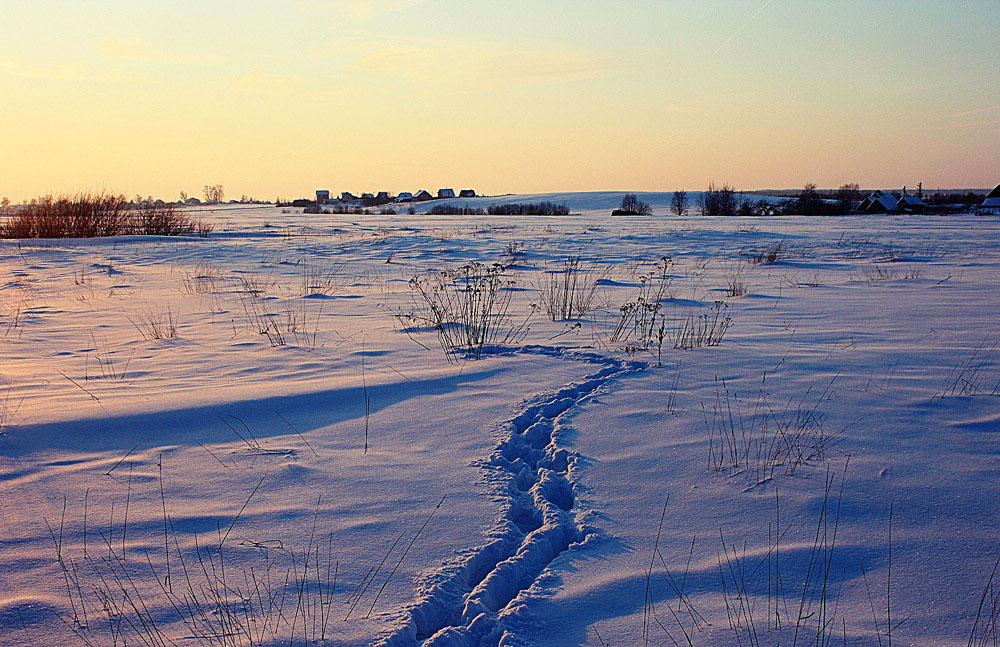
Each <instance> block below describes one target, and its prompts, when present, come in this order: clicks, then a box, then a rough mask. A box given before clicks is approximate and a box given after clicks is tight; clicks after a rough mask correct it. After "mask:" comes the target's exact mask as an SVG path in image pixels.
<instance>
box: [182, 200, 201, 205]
mask: <svg viewBox="0 0 1000 647" xmlns="http://www.w3.org/2000/svg"><path fill="white" fill-rule="evenodd" d="M184 204H186V205H187V206H189V207H196V206H198V205H199V204H201V200H199V199H198V198H188V199H187V200H185V201H184Z"/></svg>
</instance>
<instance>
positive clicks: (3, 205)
mask: <svg viewBox="0 0 1000 647" xmlns="http://www.w3.org/2000/svg"><path fill="white" fill-rule="evenodd" d="M9 206H10V199H9V198H7V196H4V199H3V200H0V209H2V210H3V211H6V210H7V207H9Z"/></svg>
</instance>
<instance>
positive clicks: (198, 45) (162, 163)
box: [0, 0, 1000, 202]
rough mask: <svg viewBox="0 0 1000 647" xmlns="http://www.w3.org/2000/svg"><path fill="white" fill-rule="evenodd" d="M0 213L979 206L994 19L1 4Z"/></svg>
mask: <svg viewBox="0 0 1000 647" xmlns="http://www.w3.org/2000/svg"><path fill="white" fill-rule="evenodd" d="M8 4H10V5H11V6H9V7H6V8H5V14H6V15H7V17H8V20H7V21H6V28H5V29H3V38H4V43H5V48H4V49H3V51H2V52H0V92H2V93H3V96H4V97H5V101H4V102H3V105H2V106H0V115H2V117H3V118H2V120H0V124H2V125H0V145H2V147H3V151H4V154H3V155H2V156H0V197H3V196H7V197H8V198H10V199H11V200H12V201H14V202H20V201H22V200H25V199H29V198H32V197H36V196H40V195H45V194H49V193H53V194H60V193H72V192H77V191H79V190H86V189H101V188H107V189H110V190H115V191H120V192H123V193H124V194H126V195H129V196H132V195H135V194H139V195H142V196H153V197H157V198H163V199H168V200H169V199H176V198H177V197H178V195H179V193H180V192H181V191H184V192H186V193H187V194H188V195H192V196H200V195H201V190H202V186H203V185H205V184H222V185H223V186H224V187H225V189H226V196H227V198H236V199H238V198H240V197H241V196H242V195H247V196H250V197H254V198H257V199H260V200H273V199H274V198H276V197H282V198H295V197H303V196H309V195H312V194H313V192H314V191H315V190H316V189H329V190H330V191H331V192H334V193H339V192H340V191H351V192H353V193H360V192H363V191H373V192H374V191H379V190H386V191H391V192H394V193H398V192H399V191H416V190H418V189H427V190H429V191H432V192H433V191H436V190H437V189H438V188H441V187H451V188H455V189H456V190H457V189H461V188H474V189H476V190H477V191H479V192H480V193H488V194H499V193H540V192H553V191H587V190H636V191H643V190H649V191H655V190H661V191H669V190H675V189H688V190H694V191H697V190H701V189H703V188H704V187H705V186H707V184H708V183H709V182H716V183H723V182H726V183H729V184H731V185H733V186H736V187H738V188H741V189H746V190H753V189H766V188H795V187H800V186H802V185H803V184H805V183H807V182H812V183H815V184H817V185H819V186H821V187H836V186H839V185H840V184H843V183H845V182H858V183H860V184H861V185H862V186H863V187H872V188H875V187H881V188H892V187H901V186H903V185H907V186H911V187H912V186H916V184H917V183H918V182H923V185H924V187H925V189H928V190H932V189H937V188H939V187H940V188H980V187H981V188H988V187H993V186H995V185H996V184H997V183H998V182H1000V91H998V90H997V88H1000V71H998V68H997V66H996V60H998V59H1000V44H998V42H1000V39H997V38H996V34H997V33H1000V12H998V11H996V8H995V5H991V4H990V2H968V3H954V4H948V5H947V6H942V5H941V4H940V3H934V2H930V1H926V2H902V1H901V0H900V1H895V0H894V1H890V2H885V3H880V5H879V6H878V7H874V8H865V7H857V6H853V3H851V4H850V5H849V6H840V5H839V4H838V5H836V6H830V5H829V4H828V3H823V2H807V1H803V2H797V3H789V2H786V1H781V0H775V1H768V2H763V1H760V0H743V1H736V0H733V1H730V2H722V3H711V4H710V5H709V4H708V3H698V4H693V3H681V2H660V1H655V0H635V1H633V2H628V3H623V4H622V5H621V6H615V7H609V6H607V5H605V4H603V3H596V2H590V1H583V2H579V3H574V4H572V5H568V4H564V3H550V4H548V5H546V6H544V7H538V6H536V5H537V3H530V2H527V1H523V2H522V1H514V2H511V3H504V6H502V7H500V6H497V4H496V3H481V2H465V3H459V2H453V1H451V2H445V1H435V0H341V1H334V2H320V1H319V0H299V1H298V2H294V3H293V4H292V7H291V8H290V9H287V8H282V7H277V6H275V7H256V6H253V7H251V6H243V5H232V4H230V3H228V2H223V1H222V0H218V1H215V2H208V3H202V4H195V3H193V2H179V3H171V5H170V6H163V5H162V4H161V3H152V2H148V1H140V2H133V3H125V2H122V1H121V0H103V1H100V2H95V3H87V4H86V5H82V4H80V3H74V2H70V1H69V0H61V1H55V0H42V1H40V2H35V3H30V4H28V3H18V4H14V3H8Z"/></svg>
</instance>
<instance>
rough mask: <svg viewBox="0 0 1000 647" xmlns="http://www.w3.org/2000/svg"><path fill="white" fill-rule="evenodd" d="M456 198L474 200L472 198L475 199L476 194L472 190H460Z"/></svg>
mask: <svg viewBox="0 0 1000 647" xmlns="http://www.w3.org/2000/svg"><path fill="white" fill-rule="evenodd" d="M458 197H460V198H474V197H476V192H475V190H473V189H462V190H461V191H460V192H459V193H458Z"/></svg>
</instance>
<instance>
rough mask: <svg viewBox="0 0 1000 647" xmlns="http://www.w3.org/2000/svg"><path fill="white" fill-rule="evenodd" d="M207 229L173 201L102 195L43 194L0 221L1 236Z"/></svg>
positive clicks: (149, 233) (202, 231)
mask: <svg viewBox="0 0 1000 647" xmlns="http://www.w3.org/2000/svg"><path fill="white" fill-rule="evenodd" d="M210 231H211V226H210V225H208V224H206V223H204V222H202V221H199V220H195V219H192V218H191V217H189V216H186V215H183V214H180V213H177V212H176V211H175V210H174V206H173V205H170V204H151V203H141V202H140V203H135V202H130V201H128V200H127V199H126V198H125V196H124V195H114V194H105V193H98V194H91V193H81V194H78V195H75V196H60V197H58V198H55V197H53V196H51V195H48V196H44V197H42V198H38V199H35V200H32V201H31V203H30V204H28V205H27V206H25V207H23V208H22V209H20V210H19V211H18V212H17V213H16V214H13V215H9V216H7V217H6V219H5V220H4V221H2V222H0V238H97V237H104V236H125V235H130V234H136V235H146V236H186V235H191V234H198V235H201V236H205V235H207V234H208V232H210Z"/></svg>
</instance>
